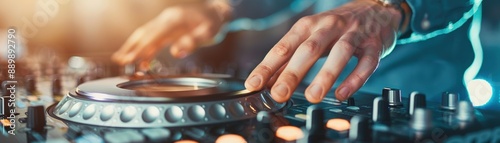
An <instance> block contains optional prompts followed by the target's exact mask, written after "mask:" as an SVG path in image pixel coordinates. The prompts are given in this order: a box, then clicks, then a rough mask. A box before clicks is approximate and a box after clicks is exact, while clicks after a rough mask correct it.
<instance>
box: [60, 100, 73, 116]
mask: <svg viewBox="0 0 500 143" xmlns="http://www.w3.org/2000/svg"><path fill="white" fill-rule="evenodd" d="M70 104H71V102H66V103H64V105H63V106H61V108H60V109H59V115H62V114H63V113H64V112H66V110H68V109H69V105H70Z"/></svg>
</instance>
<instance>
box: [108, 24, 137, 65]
mask: <svg viewBox="0 0 500 143" xmlns="http://www.w3.org/2000/svg"><path fill="white" fill-rule="evenodd" d="M142 34H143V32H142V30H141V29H137V30H136V31H134V32H133V33H132V35H131V36H130V37H129V38H128V39H127V40H126V41H125V43H124V44H123V45H122V46H121V48H120V49H119V50H118V51H116V52H115V53H114V54H113V56H112V59H113V61H115V62H117V63H118V64H122V65H124V64H127V63H128V62H129V61H128V59H124V57H125V56H126V55H127V54H128V53H129V51H130V50H132V49H133V48H134V47H135V45H136V44H137V42H138V41H139V40H140V37H142Z"/></svg>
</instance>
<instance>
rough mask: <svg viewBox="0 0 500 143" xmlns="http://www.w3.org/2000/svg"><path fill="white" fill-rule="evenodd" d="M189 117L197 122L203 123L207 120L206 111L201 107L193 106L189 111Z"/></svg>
mask: <svg viewBox="0 0 500 143" xmlns="http://www.w3.org/2000/svg"><path fill="white" fill-rule="evenodd" d="M188 117H189V119H191V120H193V121H195V122H198V121H201V120H203V118H205V109H203V107H201V106H200V105H195V106H192V107H191V108H189V110H188Z"/></svg>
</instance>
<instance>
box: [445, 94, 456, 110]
mask: <svg viewBox="0 0 500 143" xmlns="http://www.w3.org/2000/svg"><path fill="white" fill-rule="evenodd" d="M457 103H458V94H456V93H450V92H444V93H443V95H441V108H442V109H446V110H455V109H456V108H457Z"/></svg>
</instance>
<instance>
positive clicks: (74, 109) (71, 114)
mask: <svg viewBox="0 0 500 143" xmlns="http://www.w3.org/2000/svg"><path fill="white" fill-rule="evenodd" d="M82 105H83V104H82V102H78V103H76V104H75V105H73V107H71V109H69V112H68V113H69V117H74V116H75V115H76V114H78V112H80V109H82Z"/></svg>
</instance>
